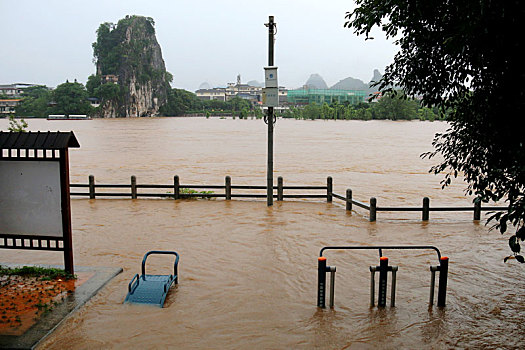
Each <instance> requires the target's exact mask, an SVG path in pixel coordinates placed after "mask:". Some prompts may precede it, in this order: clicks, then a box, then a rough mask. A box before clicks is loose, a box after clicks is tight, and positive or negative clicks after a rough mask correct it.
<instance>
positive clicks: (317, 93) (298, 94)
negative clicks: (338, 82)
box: [288, 89, 366, 105]
mask: <svg viewBox="0 0 525 350" xmlns="http://www.w3.org/2000/svg"><path fill="white" fill-rule="evenodd" d="M365 98H366V91H364V90H336V89H334V90H331V89H297V90H288V103H289V104H294V105H303V104H310V103H312V102H315V103H316V104H323V103H325V102H326V103H328V104H330V103H332V102H334V101H337V103H344V102H349V103H350V104H358V103H360V102H364V101H365Z"/></svg>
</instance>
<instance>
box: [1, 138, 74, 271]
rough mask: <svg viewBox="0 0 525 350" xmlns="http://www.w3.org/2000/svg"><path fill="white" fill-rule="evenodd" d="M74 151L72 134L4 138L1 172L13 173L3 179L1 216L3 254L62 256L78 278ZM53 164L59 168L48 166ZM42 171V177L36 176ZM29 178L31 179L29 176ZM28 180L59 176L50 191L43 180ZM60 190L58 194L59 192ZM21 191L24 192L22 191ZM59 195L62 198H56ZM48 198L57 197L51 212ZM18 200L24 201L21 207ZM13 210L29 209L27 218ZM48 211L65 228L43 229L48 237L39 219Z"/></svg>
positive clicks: (52, 227) (49, 187) (66, 267)
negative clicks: (72, 173) (72, 199)
mask: <svg viewBox="0 0 525 350" xmlns="http://www.w3.org/2000/svg"><path fill="white" fill-rule="evenodd" d="M70 147H75V148H78V147H80V145H79V144H78V141H77V140H76V138H75V135H74V134H73V132H9V133H7V132H0V167H3V169H4V170H6V169H7V170H8V171H4V173H9V174H7V175H5V176H4V177H3V179H4V183H0V189H2V190H1V192H3V193H0V210H1V209H4V210H3V212H4V214H2V213H0V248H4V249H30V250H48V251H63V252H64V266H65V270H66V271H67V272H69V273H71V274H73V273H74V267H73V241H72V228H71V205H70V189H69V154H68V148H70ZM23 162H25V163H23ZM48 162H52V163H54V164H57V165H58V166H49V165H50V164H49V163H48ZM39 167H40V168H41V169H42V173H37V172H38V169H39ZM13 169H21V170H20V171H14V170H13ZM27 172H30V173H31V174H26V173H27ZM25 175H30V176H37V177H39V176H43V177H46V176H48V177H53V176H55V177H56V176H58V177H59V181H58V182H57V181H56V179H53V181H50V183H51V182H52V184H49V185H47V184H45V179H44V180H42V181H39V183H37V184H35V185H31V183H28V182H27V180H24V178H27V177H28V176H25ZM24 176H25V177H24ZM24 181H26V182H24ZM57 184H58V187H59V189H58V188H55V187H57V186H56V185H57ZM21 186H23V188H20V187H21ZM57 190H59V193H56V191H57ZM53 192H55V193H53ZM9 194H11V195H9ZM13 194H14V195H13ZM49 197H52V200H51V202H52V203H56V205H51V206H50V208H47V206H46V205H43V204H42V203H41V202H42V201H45V200H47V199H48V198H49ZM17 198H19V199H20V201H19V202H17ZM39 202H40V203H39ZM12 207H16V209H17V211H18V212H20V211H23V210H24V208H26V209H27V215H26V216H24V215H23V214H24V213H22V215H21V216H19V215H16V216H15V215H11V214H8V213H7V212H8V211H9V210H6V208H7V209H12ZM46 210H50V212H53V213H54V214H56V215H59V216H58V217H59V218H61V225H60V223H58V225H54V226H53V224H52V223H51V224H50V225H47V226H49V227H47V228H46V225H44V224H43V225H42V230H44V231H45V232H47V234H42V233H41V232H38V231H39V229H38V228H36V227H38V220H40V219H39V217H38V215H46V214H45V211H46ZM58 211H60V213H58ZM42 212H43V213H42ZM15 221H16V222H15ZM25 221H27V222H25ZM31 221H33V222H31ZM35 221H36V225H35ZM17 230H18V231H19V232H17ZM13 231H14V232H13ZM50 232H51V233H50Z"/></svg>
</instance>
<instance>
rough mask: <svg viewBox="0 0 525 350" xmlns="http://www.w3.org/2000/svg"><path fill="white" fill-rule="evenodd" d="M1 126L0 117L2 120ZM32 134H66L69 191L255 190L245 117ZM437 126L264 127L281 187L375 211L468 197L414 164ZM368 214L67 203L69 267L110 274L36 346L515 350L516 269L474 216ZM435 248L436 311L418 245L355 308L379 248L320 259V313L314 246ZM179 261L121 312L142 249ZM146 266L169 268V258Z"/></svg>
mask: <svg viewBox="0 0 525 350" xmlns="http://www.w3.org/2000/svg"><path fill="white" fill-rule="evenodd" d="M6 126H7V120H0V129H3V130H5V129H6ZM29 126H30V129H31V130H52V131H56V130H60V131H69V130H73V131H74V132H75V135H76V137H77V139H78V140H79V142H80V145H81V148H79V149H72V150H70V169H71V181H72V183H87V177H88V175H90V174H92V175H94V176H95V177H96V180H97V182H98V183H129V178H130V176H131V175H136V176H137V179H138V182H139V183H154V184H169V183H172V181H173V176H174V175H179V176H180V179H181V183H183V184H188V183H192V184H223V183H224V177H225V176H226V175H229V176H231V178H232V184H234V185H237V184H250V185H265V183H266V125H265V124H264V123H263V122H262V121H261V120H239V119H237V120H232V119H224V120H222V119H204V118H155V119H147V118H144V119H129V120H120V119H117V120H91V121H44V120H29ZM445 129H446V124H444V123H441V122H434V123H430V122H391V121H370V122H362V121H321V120H317V121H296V120H278V121H277V124H276V129H275V160H274V169H275V176H276V177H277V176H282V177H283V178H284V182H285V185H323V184H325V183H326V177H327V176H332V177H333V181H334V192H336V193H339V194H342V195H344V192H345V190H346V189H347V188H352V190H353V194H354V198H355V199H357V200H360V201H364V202H367V201H368V199H369V198H370V197H376V198H377V200H378V206H420V205H421V201H422V198H423V197H424V196H428V197H429V198H430V200H431V205H435V206H468V205H471V201H472V199H471V198H467V197H465V196H464V195H463V189H464V187H465V185H464V184H463V183H461V182H460V181H458V182H457V183H455V184H453V185H452V186H451V187H450V188H448V189H445V190H441V186H440V184H439V181H440V179H441V178H440V177H439V176H434V175H432V174H428V169H429V167H430V166H431V165H432V163H433V162H434V160H433V161H429V160H426V159H425V160H424V159H421V158H420V154H421V153H423V152H426V151H430V150H431V149H432V148H431V141H432V138H433V135H434V134H435V133H436V132H442V131H444V130H445ZM420 216H421V213H383V212H379V213H378V219H377V221H376V222H373V223H370V222H369V221H368V213H367V212H366V211H364V210H361V209H359V208H355V211H353V212H346V211H345V210H344V206H343V204H342V203H341V202H339V201H335V200H334V203H326V202H322V201H314V200H296V201H284V202H276V203H275V205H274V206H273V207H270V208H268V207H266V201H265V200H259V201H250V200H232V201H225V200H223V199H217V200H177V201H174V200H170V199H138V200H131V199H95V200H89V199H78V198H74V199H72V220H73V244H74V258H75V264H76V265H79V266H114V267H122V268H123V269H124V272H123V273H121V274H120V275H118V276H117V277H116V278H115V279H113V280H112V281H111V282H110V283H109V284H108V285H107V286H106V287H105V288H104V289H102V290H101V291H100V292H99V293H98V294H97V295H96V296H95V297H94V298H92V299H91V300H90V301H89V302H88V303H87V304H86V305H85V306H84V307H83V308H81V309H80V310H79V311H78V312H76V313H75V314H73V315H72V317H70V318H69V319H68V320H67V321H66V322H65V323H64V324H62V325H61V326H60V327H59V328H58V329H57V330H56V331H55V333H54V334H53V335H52V336H51V337H49V338H48V339H47V340H46V341H45V342H44V343H43V344H42V345H41V348H43V349H63V348H73V349H96V348H182V349H312V348H323V349H378V348H380V349H400V348H405V349H449V348H482V349H483V348H486V349H494V348H505V349H508V348H510V349H513V348H520V347H522V344H523V342H524V340H525V339H524V338H525V337H524V336H523V334H525V326H524V325H523V315H524V311H525V297H524V296H523V290H524V288H525V281H524V280H523V267H522V266H520V265H518V264H516V263H515V262H513V263H508V264H503V261H502V260H503V257H504V256H506V255H508V248H507V244H506V241H507V239H508V237H505V236H501V235H500V234H499V233H497V232H496V231H490V232H489V230H488V228H487V227H486V226H485V225H484V222H483V221H482V222H474V221H473V220H472V212H452V213H435V212H431V214H430V221H428V222H422V221H421V220H420ZM400 244H410V245H412V244H414V245H416V244H417V245H435V246H437V247H438V248H439V249H440V250H441V253H442V254H443V255H446V256H448V257H449V258H450V267H449V269H450V270H449V282H448V294H447V306H446V308H444V309H439V308H437V307H433V308H429V306H428V296H429V284H430V272H429V265H436V264H437V258H436V254H435V253H434V252H432V251H404V252H403V251H385V252H384V255H386V256H388V257H389V258H390V263H391V264H392V265H397V266H399V271H398V273H397V277H398V279H397V294H396V307H395V308H390V307H387V308H385V309H377V308H370V306H369V299H370V297H369V283H370V281H369V279H370V272H369V266H371V265H377V264H378V261H379V259H378V254H377V251H370V252H349V251H328V252H326V253H325V254H324V255H325V256H326V257H327V259H328V264H329V265H335V266H336V267H337V277H336V288H335V308H334V309H330V308H326V309H322V310H321V309H318V308H317V307H316V296H317V295H316V293H317V256H318V255H319V250H320V249H321V248H322V247H324V246H328V245H330V246H332V245H400ZM158 249H163V250H175V251H177V252H179V254H180V256H181V260H180V264H179V276H180V277H179V278H180V280H179V284H178V285H177V286H176V287H175V288H174V289H172V290H171V292H170V293H169V295H168V299H167V301H166V305H165V308H163V309H158V308H155V307H148V306H141V305H128V304H126V305H124V304H123V301H124V298H125V296H126V293H127V286H128V282H129V281H130V280H131V278H132V277H133V276H134V275H135V274H136V273H138V272H140V262H141V259H142V256H143V254H144V253H145V252H146V251H149V250H158ZM0 261H6V262H12V263H42V264H61V263H62V254H60V253H54V252H37V251H8V250H3V251H0ZM148 262H149V263H148V268H150V269H151V271H152V273H153V272H158V273H168V272H169V271H170V269H169V266H170V265H171V264H172V261H171V259H170V258H167V257H155V256H154V257H151V258H150V259H149V260H148Z"/></svg>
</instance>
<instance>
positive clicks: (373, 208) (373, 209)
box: [370, 197, 377, 222]
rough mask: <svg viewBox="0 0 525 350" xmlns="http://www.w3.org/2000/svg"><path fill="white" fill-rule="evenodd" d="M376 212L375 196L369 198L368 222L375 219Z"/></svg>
mask: <svg viewBox="0 0 525 350" xmlns="http://www.w3.org/2000/svg"><path fill="white" fill-rule="evenodd" d="M376 212H377V199H376V198H375V197H372V198H370V222H373V221H376Z"/></svg>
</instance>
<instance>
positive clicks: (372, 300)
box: [370, 266, 376, 307]
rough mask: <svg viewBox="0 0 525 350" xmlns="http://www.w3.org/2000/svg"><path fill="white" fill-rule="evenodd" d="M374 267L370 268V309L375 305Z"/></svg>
mask: <svg viewBox="0 0 525 350" xmlns="http://www.w3.org/2000/svg"><path fill="white" fill-rule="evenodd" d="M375 276H376V267H375V266H370V307H374V304H375V294H376V291H375V287H376V280H375Z"/></svg>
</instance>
